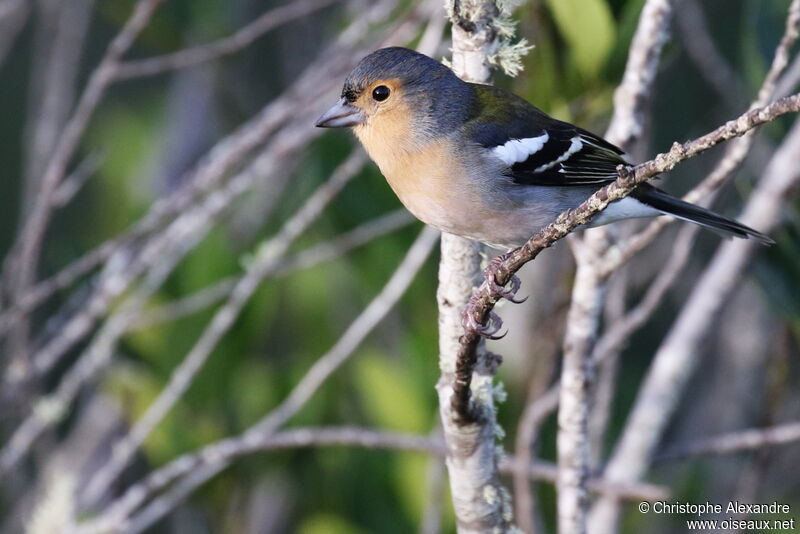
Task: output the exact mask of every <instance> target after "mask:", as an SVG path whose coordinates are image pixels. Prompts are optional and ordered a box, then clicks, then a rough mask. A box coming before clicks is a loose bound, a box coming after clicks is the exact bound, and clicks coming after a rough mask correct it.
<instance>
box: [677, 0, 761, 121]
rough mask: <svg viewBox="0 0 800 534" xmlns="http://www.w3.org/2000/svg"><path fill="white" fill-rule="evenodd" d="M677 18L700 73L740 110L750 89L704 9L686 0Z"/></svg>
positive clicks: (696, 3)
mask: <svg viewBox="0 0 800 534" xmlns="http://www.w3.org/2000/svg"><path fill="white" fill-rule="evenodd" d="M675 18H676V19H677V24H676V26H677V27H678V30H680V32H681V44H683V47H684V49H685V50H686V54H687V55H688V56H689V58H690V59H691V60H692V61H694V63H695V64H696V65H697V72H698V73H699V74H700V75H701V76H702V77H703V78H705V80H706V81H707V82H708V84H709V85H710V86H711V87H712V88H713V89H714V90H715V91H716V92H717V95H719V97H721V98H722V99H723V100H725V101H726V103H727V104H728V106H729V107H731V108H732V109H739V108H740V107H741V106H742V105H743V104H744V103H745V95H747V94H748V91H747V88H746V87H745V84H744V82H743V81H742V79H741V78H740V77H739V76H738V75H737V74H736V72H734V70H733V69H732V68H731V67H730V65H729V64H728V62H727V60H726V59H725V58H724V57H723V56H722V54H720V53H719V50H718V49H717V47H716V45H715V44H714V41H713V40H712V38H711V32H710V31H709V29H708V25H707V24H706V16H705V13H704V12H703V8H702V7H701V6H700V4H698V2H697V0H682V2H681V8H680V9H679V10H678V11H677V13H676V14H675Z"/></svg>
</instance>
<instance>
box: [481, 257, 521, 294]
mask: <svg viewBox="0 0 800 534" xmlns="http://www.w3.org/2000/svg"><path fill="white" fill-rule="evenodd" d="M509 254H511V253H510V252H506V253H504V254H500V255H499V256H497V257H496V258H494V259H493V260H492V261H491V262H489V265H488V266H487V267H486V269H485V270H484V271H483V276H484V278H486V283H487V284H489V289H490V290H491V291H492V292H493V293H495V294H497V295H500V296H501V297H503V298H504V299H506V300H510V301H511V302H513V303H514V304H520V303H522V302H525V301H526V300H528V297H524V298H521V299H520V298H517V291H519V288H520V286H521V285H522V282H520V280H519V278H518V277H517V275H515V274H512V275H511V279H510V280H509V281H508V283H509V284H510V286H511V287H508V288H506V287H505V286H501V285H500V284H498V283H497V277H496V275H497V271H498V270H499V269H500V265H501V264H502V263H503V262H504V261H505V260H506V259H507V258H508V256H509Z"/></svg>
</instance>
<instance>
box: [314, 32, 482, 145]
mask: <svg viewBox="0 0 800 534" xmlns="http://www.w3.org/2000/svg"><path fill="white" fill-rule="evenodd" d="M471 101H472V91H471V90H470V88H469V86H468V85H467V84H466V83H464V82H463V81H461V80H460V79H459V78H458V77H457V76H456V75H455V74H453V72H452V71H451V70H450V69H449V68H447V67H446V66H444V65H442V64H441V63H439V62H438V61H435V60H433V59H431V58H429V57H428V56H425V55H423V54H420V53H417V52H414V51H413V50H408V49H406V48H399V47H391V48H382V49H380V50H377V51H375V52H373V53H371V54H370V55H368V56H366V57H365V58H364V59H362V60H361V61H360V62H359V63H358V65H356V67H355V68H354V69H353V70H352V72H350V74H349V75H348V76H347V79H346V80H345V82H344V86H343V87H342V94H341V98H340V99H339V101H338V102H337V103H336V104H335V105H334V106H333V107H331V108H330V109H329V110H328V111H326V112H325V113H324V114H323V115H322V116H321V117H320V118H319V119H318V120H317V123H316V125H317V126H319V127H322V128H341V127H354V128H355V130H356V134H357V135H359V137H362V136H364V135H370V134H373V135H374V134H377V132H378V131H380V132H386V133H388V132H392V133H394V134H397V135H400V134H402V135H406V136H409V137H420V136H422V137H435V136H437V135H441V134H442V133H446V132H447V131H449V130H452V129H453V128H455V127H457V126H458V125H460V124H463V121H464V120H465V117H466V114H467V112H468V110H469V107H470V105H471Z"/></svg>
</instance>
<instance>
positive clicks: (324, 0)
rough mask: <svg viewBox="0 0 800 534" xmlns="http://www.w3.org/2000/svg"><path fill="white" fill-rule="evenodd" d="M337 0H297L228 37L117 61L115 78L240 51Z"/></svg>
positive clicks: (161, 70)
mask: <svg viewBox="0 0 800 534" xmlns="http://www.w3.org/2000/svg"><path fill="white" fill-rule="evenodd" d="M338 1H339V0H300V1H294V2H289V3H287V4H285V5H282V6H280V7H276V8H274V9H270V10H269V11H266V12H264V13H262V14H261V15H260V16H259V17H258V18H256V19H255V20H253V21H252V22H251V23H249V24H248V25H246V26H244V27H242V28H240V29H239V30H237V31H236V32H234V33H233V34H231V35H229V36H228V37H225V38H222V39H219V40H218V41H214V42H212V43H208V44H204V45H199V46H194V47H191V48H186V49H184V50H180V51H178V52H174V53H172V54H165V55H163V56H157V57H151V58H147V59H137V60H131V61H125V62H123V63H122V64H120V66H119V68H118V69H117V71H116V73H115V75H114V78H115V79H117V80H128V79H131V78H140V77H143V76H153V75H156V74H161V73H164V72H169V71H172V70H178V69H185V68H187V67H191V66H194V65H198V64H200V63H205V62H208V61H213V60H215V59H219V58H221V57H224V56H227V55H230V54H234V53H236V52H239V51H241V50H243V49H245V48H247V47H248V46H250V45H251V44H253V42H255V41H256V40H257V39H258V38H260V37H261V36H263V35H264V34H265V33H267V32H268V31H270V30H273V29H275V28H277V27H278V26H281V25H283V24H286V23H288V22H291V21H293V20H296V19H299V18H302V17H305V16H307V15H310V14H311V13H314V12H315V11H319V10H320V9H322V8H324V7H327V6H329V5H332V4H334V3H336V2H338Z"/></svg>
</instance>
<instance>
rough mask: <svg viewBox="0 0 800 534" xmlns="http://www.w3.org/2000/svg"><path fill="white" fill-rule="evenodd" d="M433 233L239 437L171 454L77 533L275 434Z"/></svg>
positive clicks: (411, 271) (352, 342) (403, 277)
mask: <svg viewBox="0 0 800 534" xmlns="http://www.w3.org/2000/svg"><path fill="white" fill-rule="evenodd" d="M438 236H439V234H438V232H437V231H435V230H433V229H431V228H427V227H426V228H425V229H424V230H423V231H422V232H421V233H420V235H419V237H418V238H417V240H416V241H415V242H414V244H413V245H412V246H411V248H410V249H409V251H408V253H407V254H406V256H405V258H403V260H402V261H401V262H400V264H399V265H398V267H397V269H396V270H395V272H394V274H393V275H392V276H391V278H390V279H389V281H388V282H387V284H386V286H385V287H384V288H383V290H381V292H380V293H379V294H378V295H377V296H376V297H375V298H374V299H373V300H372V302H371V303H370V304H369V305H368V306H367V307H366V308H365V309H364V311H363V312H362V313H361V314H360V315H359V316H358V317H357V318H356V319H355V321H353V323H352V324H351V325H350V326H349V327H348V329H347V330H346V331H345V333H344V334H343V335H342V337H341V338H340V339H339V341H337V342H336V344H335V345H334V346H333V347H332V348H331V349H330V350H329V351H328V352H327V353H326V354H325V355H323V356H322V357H320V359H319V360H317V362H316V363H315V364H314V365H313V366H312V367H311V369H310V370H309V371H308V373H306V375H305V376H304V377H303V379H302V380H301V381H300V382H299V383H298V384H297V386H295V388H294V389H293V390H292V392H291V393H290V394H289V396H288V397H287V398H286V399H285V400H284V401H283V402H282V403H281V404H280V405H279V406H278V407H276V408H275V409H274V410H273V411H272V412H270V413H269V414H267V415H266V416H265V417H264V418H263V419H261V421H259V422H258V423H256V424H255V425H253V426H252V427H250V429H249V430H248V431H246V432H245V433H244V434H242V435H241V436H240V437H239V438H230V439H228V440H224V441H221V442H218V443H214V444H212V445H209V446H206V447H204V448H203V449H201V450H200V451H199V452H196V453H191V454H187V455H184V456H181V457H179V458H176V459H175V460H172V461H171V462H170V463H168V464H167V465H165V466H164V467H162V468H160V469H158V470H156V471H154V472H153V473H151V474H150V475H148V476H147V477H146V478H145V479H144V480H143V481H141V482H140V483H138V484H136V485H134V486H132V487H130V488H128V490H127V491H126V492H125V494H124V495H123V496H122V497H120V498H119V499H118V500H117V501H115V502H114V503H112V504H111V505H110V506H109V507H108V508H106V511H105V512H104V513H103V514H102V516H101V517H99V518H97V519H96V520H93V521H91V522H90V523H89V524H88V525H86V526H85V527H84V529H82V530H81V532H84V531H85V532H106V529H110V531H111V532H113V531H115V530H116V529H118V528H119V526H120V524H121V523H122V522H124V521H126V520H127V519H128V518H130V516H131V514H133V513H134V512H135V510H136V509H138V508H139V507H140V506H141V505H142V504H144V503H145V502H146V501H147V500H148V499H150V497H151V496H152V495H154V494H155V493H156V492H158V491H160V490H161V489H162V488H164V487H166V486H168V485H170V484H172V483H173V482H174V481H175V480H178V479H180V478H182V477H185V476H187V475H189V474H191V473H192V472H193V471H194V470H195V469H196V468H197V467H198V466H200V465H205V464H209V465H218V466H221V467H223V468H224V467H225V466H226V465H227V463H228V462H229V461H230V458H231V455H232V454H236V453H237V452H236V451H237V450H240V449H241V448H242V447H244V450H245V451H246V450H252V448H253V447H256V448H258V447H257V445H256V444H257V443H259V442H260V440H262V439H264V438H265V437H266V436H270V435H272V434H274V432H275V431H276V430H277V429H278V427H280V426H281V425H283V424H284V423H285V422H286V421H287V420H289V419H290V418H291V417H292V416H293V415H294V414H295V413H297V411H298V410H299V409H300V408H301V407H302V406H303V405H305V403H306V402H307V401H308V400H309V399H310V398H311V397H312V396H313V395H314V393H316V391H317V390H318V389H319V388H320V387H321V386H322V385H323V384H324V383H325V381H326V380H327V379H328V377H329V376H330V375H331V374H332V373H333V372H334V371H336V370H337V369H338V368H339V367H341V366H342V364H344V363H345V362H346V361H347V360H348V358H349V357H350V356H351V355H352V353H353V351H354V350H355V349H356V348H357V347H358V346H359V345H360V344H361V342H362V341H363V340H364V338H365V337H366V336H367V334H369V333H370V332H371V331H372V329H373V328H375V326H376V325H377V324H378V323H379V322H380V321H381V320H382V319H383V318H384V317H385V316H386V314H387V313H388V312H389V311H390V310H391V309H392V308H393V307H394V305H395V304H396V302H397V301H398V300H399V299H400V297H401V296H402V295H403V294H404V293H405V291H406V289H407V288H408V286H409V284H410V283H411V281H412V280H413V279H414V277H415V275H416V273H417V272H418V271H419V269H420V268H421V267H422V265H423V263H424V261H425V260H426V259H427V257H428V255H429V254H430V252H431V250H432V248H433V246H434V244H435V243H436V241H437V239H438Z"/></svg>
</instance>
